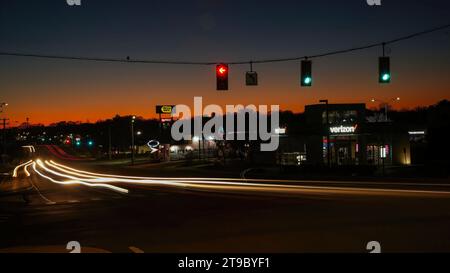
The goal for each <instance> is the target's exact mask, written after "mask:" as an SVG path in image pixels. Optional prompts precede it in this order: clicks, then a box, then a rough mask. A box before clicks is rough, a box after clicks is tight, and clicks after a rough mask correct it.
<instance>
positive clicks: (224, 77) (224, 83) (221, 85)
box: [216, 64, 228, 90]
mask: <svg viewBox="0 0 450 273" xmlns="http://www.w3.org/2000/svg"><path fill="white" fill-rule="evenodd" d="M216 80H217V90H228V65H227V64H218V65H217V66H216Z"/></svg>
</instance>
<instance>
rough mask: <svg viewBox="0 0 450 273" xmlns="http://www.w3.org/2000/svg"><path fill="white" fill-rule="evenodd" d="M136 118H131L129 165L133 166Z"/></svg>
mask: <svg viewBox="0 0 450 273" xmlns="http://www.w3.org/2000/svg"><path fill="white" fill-rule="evenodd" d="M135 120H136V116H133V117H132V118H131V165H134V122H135Z"/></svg>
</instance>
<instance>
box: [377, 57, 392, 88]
mask: <svg viewBox="0 0 450 273" xmlns="http://www.w3.org/2000/svg"><path fill="white" fill-rule="evenodd" d="M378 69H379V74H378V82H379V83H390V82H391V67H390V59H389V57H380V58H379V61H378Z"/></svg>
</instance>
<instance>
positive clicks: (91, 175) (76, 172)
mask: <svg viewBox="0 0 450 273" xmlns="http://www.w3.org/2000/svg"><path fill="white" fill-rule="evenodd" d="M48 162H50V164H51V165H52V166H53V167H54V168H56V167H59V170H60V171H64V170H66V171H68V173H70V174H73V175H77V176H81V177H87V178H101V177H110V178H116V179H120V178H124V179H131V180H154V181H162V180H169V181H180V182H185V183H187V182H199V181H200V182H201V181H205V180H208V181H237V182H258V183H314V184H327V185H330V184H333V185H359V186H361V185H363V186H367V185H373V186H424V187H429V186H434V187H447V188H450V184H438V183H404V182H401V183H390V182H368V181H324V180H288V179H286V180H281V179H254V178H210V177H208V178H204V177H146V176H123V175H111V174H104V173H95V172H88V171H83V170H78V169H75V168H71V167H68V166H66V165H62V164H59V163H57V162H55V161H53V160H49V161H48Z"/></svg>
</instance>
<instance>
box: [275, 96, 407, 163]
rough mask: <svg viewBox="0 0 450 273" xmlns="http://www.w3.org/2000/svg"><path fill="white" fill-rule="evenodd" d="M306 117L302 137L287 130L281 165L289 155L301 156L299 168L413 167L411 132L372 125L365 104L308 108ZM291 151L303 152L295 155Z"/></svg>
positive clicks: (280, 160)
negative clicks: (349, 166) (322, 166)
mask: <svg viewBox="0 0 450 273" xmlns="http://www.w3.org/2000/svg"><path fill="white" fill-rule="evenodd" d="M304 115H305V125H304V130H303V131H302V132H301V133H299V134H289V130H288V137H287V138H285V139H284V141H282V142H281V147H280V155H279V158H280V159H279V163H280V164H282V161H283V159H284V158H286V155H287V154H298V155H299V156H301V158H299V159H301V162H300V161H299V162H298V164H312V165H330V166H346V165H380V166H381V165H405V164H410V147H409V136H408V132H402V131H401V130H398V129H397V128H396V127H395V125H394V124H393V123H392V122H389V121H385V122H369V121H368V120H370V119H368V118H367V117H366V105H365V104H363V103H357V104H328V105H326V104H316V105H307V106H306V107H305V112H304ZM292 143H296V144H295V145H293V144H292ZM290 147H300V148H296V151H294V150H292V149H290ZM285 161H286V160H285Z"/></svg>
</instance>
